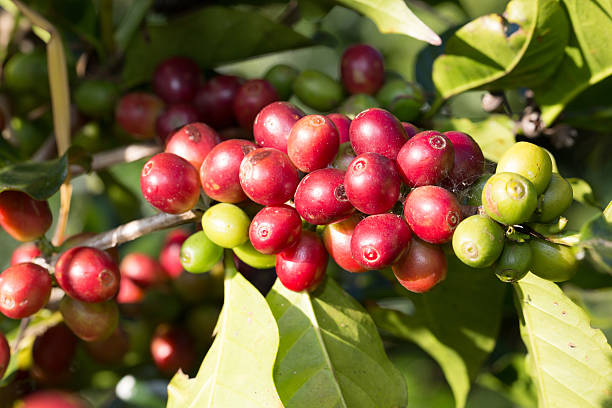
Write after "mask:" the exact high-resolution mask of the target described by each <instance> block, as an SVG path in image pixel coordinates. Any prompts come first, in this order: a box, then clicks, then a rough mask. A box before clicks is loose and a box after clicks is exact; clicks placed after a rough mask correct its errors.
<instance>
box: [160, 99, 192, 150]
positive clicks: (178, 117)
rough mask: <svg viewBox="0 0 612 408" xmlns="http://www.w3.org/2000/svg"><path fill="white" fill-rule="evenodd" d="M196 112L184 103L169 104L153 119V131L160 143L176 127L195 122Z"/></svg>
mask: <svg viewBox="0 0 612 408" xmlns="http://www.w3.org/2000/svg"><path fill="white" fill-rule="evenodd" d="M197 120H198V113H197V112H196V111H195V109H194V108H193V107H192V106H191V105H188V104H186V103H177V104H174V105H169V106H168V107H167V108H166V109H165V110H164V111H163V112H162V113H161V114H160V115H159V116H158V117H157V120H156V121H155V133H156V134H157V137H158V138H159V140H161V141H162V143H164V144H165V143H166V141H167V140H168V138H169V137H170V135H172V133H173V132H174V131H176V130H177V129H179V128H181V127H183V126H185V125H187V124H189V123H193V122H197Z"/></svg>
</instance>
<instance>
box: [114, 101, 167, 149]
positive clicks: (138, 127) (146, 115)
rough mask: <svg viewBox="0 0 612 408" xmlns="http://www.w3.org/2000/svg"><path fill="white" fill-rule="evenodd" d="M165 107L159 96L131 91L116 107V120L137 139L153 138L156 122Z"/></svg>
mask: <svg viewBox="0 0 612 408" xmlns="http://www.w3.org/2000/svg"><path fill="white" fill-rule="evenodd" d="M163 109H164V103H163V102H162V100H161V99H159V98H158V97H157V96H155V95H153V94H149V93H145V92H131V93H128V94H125V95H123V96H122V97H121V99H120V100H119V103H118V104H117V107H116V108H115V121H116V122H117V124H118V125H119V127H121V129H123V130H124V131H126V132H127V133H129V134H130V135H132V137H134V138H136V139H141V140H144V139H153V138H154V137H155V122H156V120H157V117H158V116H159V115H160V114H161V112H162V111H163Z"/></svg>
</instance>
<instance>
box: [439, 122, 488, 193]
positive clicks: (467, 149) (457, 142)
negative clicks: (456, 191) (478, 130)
mask: <svg viewBox="0 0 612 408" xmlns="http://www.w3.org/2000/svg"><path fill="white" fill-rule="evenodd" d="M444 135H445V136H446V137H447V138H448V139H449V140H450V141H451V143H452V144H453V151H454V152H455V156H454V165H453V168H452V170H451V171H450V172H449V174H448V178H449V181H450V182H451V183H452V186H453V187H454V188H465V187H468V186H470V185H471V184H472V183H473V182H474V181H476V179H477V178H478V177H480V176H481V175H482V173H483V171H484V163H485V161H484V156H483V154H482V150H481V149H480V146H478V143H476V141H474V139H472V138H471V137H470V136H469V135H467V134H465V133H462V132H455V131H450V132H445V133H444Z"/></svg>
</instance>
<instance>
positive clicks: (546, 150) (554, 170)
mask: <svg viewBox="0 0 612 408" xmlns="http://www.w3.org/2000/svg"><path fill="white" fill-rule="evenodd" d="M542 149H544V148H542ZM544 151H545V152H546V153H548V157H550V161H551V164H552V172H553V173H558V172H559V168H558V167H557V160H555V156H553V154H552V153H551V152H550V151H549V150H548V149H544Z"/></svg>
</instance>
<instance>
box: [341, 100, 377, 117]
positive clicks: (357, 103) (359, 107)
mask: <svg viewBox="0 0 612 408" xmlns="http://www.w3.org/2000/svg"><path fill="white" fill-rule="evenodd" d="M378 107H380V105H379V103H378V101H377V100H376V98H374V97H373V96H372V95H368V94H355V95H351V96H349V97H348V98H346V100H345V101H344V102H342V105H340V107H339V108H338V112H340V113H344V114H345V115H347V116H349V117H351V118H354V117H355V116H357V115H358V114H359V113H361V112H363V111H364V110H366V109H370V108H378Z"/></svg>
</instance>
